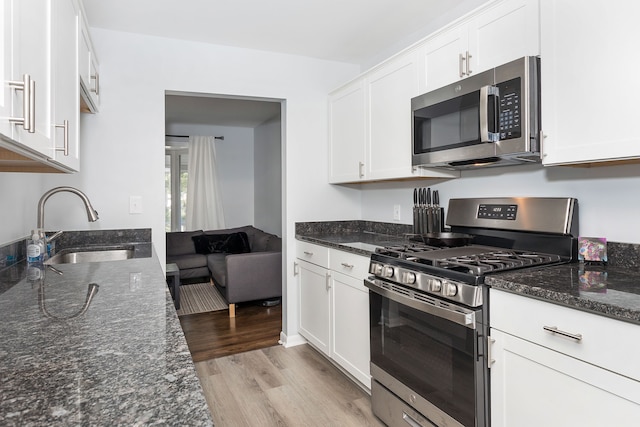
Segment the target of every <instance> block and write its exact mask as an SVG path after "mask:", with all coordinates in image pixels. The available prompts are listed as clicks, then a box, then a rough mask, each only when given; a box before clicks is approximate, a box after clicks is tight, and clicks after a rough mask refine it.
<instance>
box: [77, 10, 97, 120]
mask: <svg viewBox="0 0 640 427" xmlns="http://www.w3.org/2000/svg"><path fill="white" fill-rule="evenodd" d="M79 37H80V39H79V47H78V64H79V67H80V68H79V72H80V95H81V98H80V103H81V107H82V108H81V111H82V112H83V113H97V112H98V110H99V107H100V72H99V65H98V58H97V57H96V52H95V49H94V48H93V43H92V42H91V37H90V36H89V28H88V26H87V23H86V20H85V19H84V14H83V13H81V16H80V36H79Z"/></svg>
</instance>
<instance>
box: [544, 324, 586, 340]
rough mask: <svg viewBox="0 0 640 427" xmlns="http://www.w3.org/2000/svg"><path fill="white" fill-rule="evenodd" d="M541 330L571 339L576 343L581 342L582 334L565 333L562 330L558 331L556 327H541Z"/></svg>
mask: <svg viewBox="0 0 640 427" xmlns="http://www.w3.org/2000/svg"><path fill="white" fill-rule="evenodd" d="M542 329H544V330H545V331H547V332H551V333H552V334H557V335H562V336H563V337H567V338H571V339H574V340H576V341H581V340H582V334H572V333H571V332H565V331H563V330H560V329H558V327H557V326H543V327H542Z"/></svg>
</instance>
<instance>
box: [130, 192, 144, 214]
mask: <svg viewBox="0 0 640 427" xmlns="http://www.w3.org/2000/svg"><path fill="white" fill-rule="evenodd" d="M129 213H130V214H141V213H142V196H129Z"/></svg>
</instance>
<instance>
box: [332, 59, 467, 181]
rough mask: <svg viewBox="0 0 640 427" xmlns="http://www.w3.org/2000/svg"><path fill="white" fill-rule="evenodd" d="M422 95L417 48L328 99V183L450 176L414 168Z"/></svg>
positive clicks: (383, 65) (349, 84)
mask: <svg viewBox="0 0 640 427" xmlns="http://www.w3.org/2000/svg"><path fill="white" fill-rule="evenodd" d="M417 95H419V88H418V54H417V51H416V50H410V51H406V52H403V53H402V54H401V55H398V56H396V57H394V58H393V59H391V60H389V61H387V62H385V63H383V64H382V65H380V66H379V67H377V68H375V69H373V70H371V71H370V72H368V73H365V74H364V75H363V76H361V77H360V78H358V79H356V80H354V81H352V82H350V83H348V84H346V85H344V86H342V87H341V88H339V89H337V90H335V91H334V92H332V93H331V94H330V95H329V182H330V183H332V184H338V183H353V182H367V181H380V180H393V179H405V178H420V177H434V178H451V177H458V176H459V173H458V172H455V171H445V170H442V171H441V170H430V169H423V168H415V169H414V168H413V167H412V166H411V98H413V97H414V96H417Z"/></svg>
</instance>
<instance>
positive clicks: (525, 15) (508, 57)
mask: <svg viewBox="0 0 640 427" xmlns="http://www.w3.org/2000/svg"><path fill="white" fill-rule="evenodd" d="M539 27H540V25H539V5H538V0H506V1H503V2H500V3H497V4H496V5H495V6H493V7H490V8H488V9H487V10H484V11H483V12H482V13H480V14H478V16H476V17H475V18H474V19H472V20H471V21H470V23H469V52H470V53H471V56H472V57H471V63H470V65H469V66H470V68H471V71H472V73H480V72H482V71H486V70H488V69H491V68H493V67H496V66H499V65H502V64H506V63H507V62H510V61H514V60H516V59H518V58H522V57H523V56H537V55H540V37H539V34H540V30H539Z"/></svg>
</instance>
